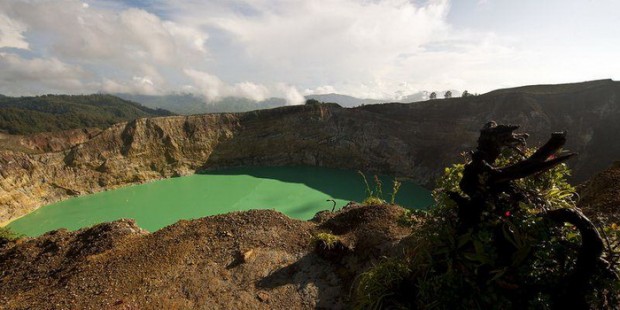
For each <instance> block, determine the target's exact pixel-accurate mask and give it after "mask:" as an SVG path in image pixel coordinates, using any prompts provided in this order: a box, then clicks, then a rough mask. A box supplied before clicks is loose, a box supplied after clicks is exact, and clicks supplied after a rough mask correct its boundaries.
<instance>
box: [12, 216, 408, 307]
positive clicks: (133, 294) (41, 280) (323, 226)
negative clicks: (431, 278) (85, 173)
mask: <svg viewBox="0 0 620 310" xmlns="http://www.w3.org/2000/svg"><path fill="white" fill-rule="evenodd" d="M403 214H404V209H402V208H400V207H396V206H359V205H349V206H347V207H345V208H344V209H343V210H342V211H339V212H337V213H331V212H324V213H322V214H321V217H320V219H319V218H317V219H316V220H315V221H311V222H307V221H299V220H293V219H290V218H288V217H286V216H285V215H283V214H281V213H278V212H275V211H269V210H254V211H247V212H235V213H230V214H225V215H218V216H211V217H206V218H202V219H198V220H192V221H180V222H178V223H176V224H174V225H171V226H168V227H166V228H163V229H161V230H159V231H157V232H155V233H152V234H149V233H146V232H144V231H142V230H141V229H140V228H139V227H137V226H136V225H135V223H134V222H133V221H131V220H119V221H116V222H112V223H104V224H99V225H96V226H94V227H91V228H85V229H81V230H79V231H75V232H68V231H66V230H58V231H54V232H49V233H47V234H45V235H43V236H40V237H38V238H25V239H20V240H18V241H13V242H9V243H8V244H5V245H4V246H2V245H0V270H1V272H0V308H6V309H69V308H71V309H346V308H350V300H349V299H350V291H349V290H350V287H351V285H352V283H353V281H354V279H355V277H356V276H357V275H358V274H359V273H361V272H363V271H364V270H366V269H367V268H368V267H369V266H371V265H372V264H375V263H377V262H379V261H380V260H381V257H382V256H384V255H388V254H390V253H391V254H393V253H392V252H391V251H395V248H396V246H397V244H398V242H399V241H400V240H401V239H402V238H404V237H405V236H407V235H408V234H409V233H410V232H411V228H410V227H408V226H406V225H405V226H402V225H399V224H397V222H398V219H399V218H401V217H402V216H403ZM318 232H327V233H332V234H334V236H336V237H337V238H338V239H339V240H340V241H341V242H342V244H346V249H347V251H346V253H344V254H343V253H341V254H340V255H338V256H335V257H330V256H328V255H323V254H321V252H320V251H316V250H315V243H313V236H315V235H316V234H317V233H318Z"/></svg>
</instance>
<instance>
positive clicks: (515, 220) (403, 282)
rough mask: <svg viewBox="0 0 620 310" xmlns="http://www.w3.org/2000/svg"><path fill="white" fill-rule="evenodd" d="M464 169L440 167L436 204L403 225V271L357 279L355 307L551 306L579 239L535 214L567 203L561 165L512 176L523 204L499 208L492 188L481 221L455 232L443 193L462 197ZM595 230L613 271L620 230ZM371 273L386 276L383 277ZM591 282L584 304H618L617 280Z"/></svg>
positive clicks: (512, 158) (570, 193)
mask: <svg viewBox="0 0 620 310" xmlns="http://www.w3.org/2000/svg"><path fill="white" fill-rule="evenodd" d="M531 152H532V151H527V153H530V154H531ZM520 159H522V157H521V155H518V154H517V155H515V154H511V153H505V154H503V155H502V156H501V158H500V159H498V161H497V162H496V165H497V166H504V165H508V164H510V163H514V162H516V161H518V160H520ZM464 167H465V165H464V164H456V165H453V166H451V167H449V168H446V169H445V170H444V174H443V176H442V177H441V179H440V180H439V181H438V186H437V188H436V189H435V190H434V191H433V196H434V198H435V200H436V205H435V206H434V207H433V208H431V210H429V211H428V212H425V213H421V212H420V213H418V214H416V220H415V221H410V222H408V223H409V224H410V225H412V226H413V227H414V232H413V234H412V235H411V236H409V237H408V238H407V239H406V240H404V241H403V243H404V244H405V248H406V249H407V250H406V251H405V254H404V255H403V256H402V257H400V258H399V262H400V263H401V264H405V265H406V266H405V267H406V268H405V267H402V266H397V265H394V264H385V265H378V266H376V267H374V268H372V269H371V270H369V271H368V272H367V273H365V274H363V275H362V279H363V280H360V281H358V283H357V286H356V288H355V300H356V301H357V302H358V304H359V305H363V307H366V306H367V305H371V307H380V306H381V305H383V304H385V303H386V302H389V303H391V307H396V308H397V306H398V305H400V306H402V307H409V308H420V309H427V308H432V309H528V308H534V309H549V308H552V307H553V304H554V302H553V300H552V298H553V297H552V296H554V295H553V294H554V292H557V290H562V289H564V288H563V284H564V283H563V281H564V280H565V279H566V278H567V277H568V276H569V275H571V272H572V270H573V268H574V266H575V262H576V260H577V256H578V251H579V249H580V246H581V237H580V235H579V233H578V232H577V231H576V229H575V227H573V226H572V225H564V226H563V227H558V226H556V225H552V224H551V223H550V222H549V221H548V220H546V219H545V218H544V217H543V216H541V214H542V213H544V212H546V211H548V210H553V209H558V208H573V207H574V206H575V202H576V197H577V196H576V194H575V189H574V188H573V187H572V186H571V185H570V184H569V183H568V182H567V181H566V177H567V176H568V175H569V174H570V171H569V169H568V168H567V167H566V165H564V164H562V165H559V166H557V167H555V168H553V169H551V170H549V171H546V172H543V173H540V174H538V175H536V176H534V177H530V178H526V179H520V180H517V181H514V186H515V188H516V190H517V191H518V192H519V193H522V194H523V195H527V196H528V199H527V201H529V202H530V203H523V202H520V203H519V204H518V205H516V206H512V205H511V206H510V208H507V207H506V206H505V205H502V204H505V203H508V202H510V199H503V197H502V195H504V194H503V193H498V197H497V199H493V200H492V201H489V202H487V205H486V207H485V211H484V212H483V213H482V220H481V222H480V223H481V224H480V225H479V226H477V227H476V228H475V229H470V230H468V231H466V232H459V231H458V223H457V219H458V214H457V205H456V203H455V202H454V201H452V199H450V197H448V193H449V192H450V191H453V192H457V193H460V194H462V195H463V193H462V192H461V190H460V189H459V182H460V180H461V178H462V176H463V169H464ZM496 210H510V211H505V212H504V213H498V212H496ZM601 233H602V234H603V235H604V236H605V237H606V239H607V249H606V252H607V253H606V255H605V258H606V259H607V260H608V261H611V264H612V266H613V267H615V268H616V269H617V268H618V263H617V262H618V259H619V256H620V255H619V254H618V252H617V251H616V249H617V248H619V247H620V241H619V240H620V230H618V226H617V225H616V226H614V225H607V226H605V227H604V228H603V229H602V230H601ZM502 247H510V250H509V251H506V249H505V248H502ZM506 253H510V254H511V255H510V256H506ZM401 267H402V268H401ZM386 269H389V270H386ZM374 274H386V275H389V276H393V277H394V278H390V279H388V280H385V279H382V278H381V277H380V276H373V275H374ZM372 282H377V283H372ZM591 282H592V283H591V285H592V287H595V288H596V290H594V292H593V294H591V296H588V302H589V304H590V305H592V307H594V308H604V307H607V306H609V305H617V304H618V293H619V291H618V287H620V286H619V284H620V283H618V281H615V280H609V277H606V276H604V275H597V276H595V277H594V278H592V280H591ZM381 283H389V285H381ZM377 287H380V288H382V289H381V290H379V289H377ZM395 288H397V289H395ZM386 299H389V301H387V300H386ZM394 304H396V305H397V306H394Z"/></svg>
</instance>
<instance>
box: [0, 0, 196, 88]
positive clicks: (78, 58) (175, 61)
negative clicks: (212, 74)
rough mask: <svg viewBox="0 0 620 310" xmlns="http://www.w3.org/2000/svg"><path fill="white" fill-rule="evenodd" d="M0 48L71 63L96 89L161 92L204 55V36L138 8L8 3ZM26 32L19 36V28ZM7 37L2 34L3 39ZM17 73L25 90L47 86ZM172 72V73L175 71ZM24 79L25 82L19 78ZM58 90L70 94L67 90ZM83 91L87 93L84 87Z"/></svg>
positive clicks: (3, 7)
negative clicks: (20, 50)
mask: <svg viewBox="0 0 620 310" xmlns="http://www.w3.org/2000/svg"><path fill="white" fill-rule="evenodd" d="M0 11H5V12H9V14H11V15H10V17H8V16H6V15H0V34H2V35H1V36H0V47H15V48H22V49H26V48H30V49H31V50H32V52H33V53H34V54H35V55H39V58H40V60H46V61H48V62H50V63H58V62H64V63H72V64H73V66H75V67H80V68H81V70H83V71H88V72H90V75H88V76H83V78H86V79H87V80H85V81H83V82H84V83H83V84H85V85H86V84H88V85H91V86H93V87H94V89H96V90H103V91H111V90H123V91H130V92H145V93H150V94H154V93H162V92H166V91H171V90H174V89H175V87H176V86H177V85H176V84H177V83H176V82H175V81H172V77H173V76H174V75H175V74H176V75H177V76H179V75H182V68H183V67H185V66H187V65H188V64H190V63H193V62H200V61H202V60H203V59H205V58H207V57H208V50H207V48H206V46H205V43H206V42H207V40H208V34H207V33H205V32H204V31H201V30H199V29H196V28H192V27H189V26H185V25H179V24H177V23H175V22H173V21H170V20H162V19H161V18H160V17H158V16H157V15H154V14H152V13H149V12H147V11H145V10H143V9H138V8H122V9H119V8H113V7H112V8H110V7H97V6H95V5H85V3H82V2H81V1H77V0H58V1H56V0H54V1H50V0H43V1H36V2H30V1H10V2H3V3H1V4H0ZM26 29H27V30H28V32H27V33H26V35H25V36H24V32H25V30H26ZM7 34H8V35H7ZM19 70H20V69H19V68H14V74H17V75H21V79H22V82H25V85H24V86H23V87H21V89H26V88H27V85H28V83H29V81H30V83H32V85H33V89H32V91H29V92H33V91H34V90H35V89H34V88H36V87H35V86H37V85H40V84H49V83H48V82H46V81H41V80H42V79H43V77H42V76H39V77H37V76H35V75H28V74H27V73H28V72H26V71H25V70H27V69H26V68H24V69H23V71H24V72H21V73H20V72H17V71H19ZM175 72H176V73H175ZM26 76H28V77H29V78H30V80H29V81H27V80H24V79H23V78H24V77H26ZM56 89H58V90H59V91H61V92H69V91H76V89H75V88H74V87H73V86H71V87H67V89H66V90H64V91H63V89H62V87H60V88H56ZM84 91H87V90H86V89H85V90H84Z"/></svg>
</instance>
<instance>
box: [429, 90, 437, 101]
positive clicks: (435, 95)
mask: <svg viewBox="0 0 620 310" xmlns="http://www.w3.org/2000/svg"><path fill="white" fill-rule="evenodd" d="M428 98H429V99H430V100H433V99H437V93H435V92H432V93H431V94H430V96H429V97H428Z"/></svg>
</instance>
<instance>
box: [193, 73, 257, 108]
mask: <svg viewBox="0 0 620 310" xmlns="http://www.w3.org/2000/svg"><path fill="white" fill-rule="evenodd" d="M184 72H185V74H186V75H187V76H188V77H190V78H191V79H192V81H193V82H194V85H195V88H194V89H196V90H197V91H198V92H199V93H200V94H202V95H204V96H205V98H206V99H207V101H217V100H218V99H221V98H223V97H227V96H238V97H244V98H248V99H252V100H255V101H261V100H264V99H266V98H267V95H268V93H269V90H268V89H267V87H265V86H263V85H258V84H254V83H251V82H241V83H236V84H234V85H229V84H227V83H224V82H223V81H222V80H220V78H218V77H217V76H215V75H212V74H209V73H207V72H203V71H199V70H194V69H185V70H184Z"/></svg>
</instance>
